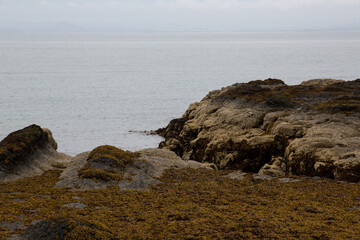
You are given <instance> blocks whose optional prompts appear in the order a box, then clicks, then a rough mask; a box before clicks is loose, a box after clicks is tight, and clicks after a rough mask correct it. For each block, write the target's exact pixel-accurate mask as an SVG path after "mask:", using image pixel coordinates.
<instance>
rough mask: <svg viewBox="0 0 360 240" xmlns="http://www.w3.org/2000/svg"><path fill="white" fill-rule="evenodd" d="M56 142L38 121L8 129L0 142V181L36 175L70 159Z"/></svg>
mask: <svg viewBox="0 0 360 240" xmlns="http://www.w3.org/2000/svg"><path fill="white" fill-rule="evenodd" d="M56 146H57V143H56V142H55V140H54V139H53V137H52V134H51V131H50V130H49V129H45V130H43V129H42V128H41V127H39V126H37V125H30V126H28V127H26V128H24V129H21V130H18V131H15V132H12V133H10V134H9V135H8V136H7V137H6V138H4V139H3V140H2V141H1V142H0V181H2V182H6V181H13V180H16V179H20V178H23V177H30V176H35V175H39V174H42V173H43V172H44V171H46V170H49V169H52V168H54V167H59V164H60V163H63V162H67V161H70V160H71V157H70V156H68V155H66V154H62V153H58V152H56V150H55V149H56Z"/></svg>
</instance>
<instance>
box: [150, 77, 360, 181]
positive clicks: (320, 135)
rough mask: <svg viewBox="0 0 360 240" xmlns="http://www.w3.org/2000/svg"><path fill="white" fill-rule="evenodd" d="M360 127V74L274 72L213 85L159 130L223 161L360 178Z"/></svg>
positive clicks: (185, 152) (195, 153)
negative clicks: (350, 77) (294, 79)
mask: <svg viewBox="0 0 360 240" xmlns="http://www.w3.org/2000/svg"><path fill="white" fill-rule="evenodd" d="M359 129H360V80H359V79H358V80H355V81H342V80H333V79H313V80H309V81H305V82H303V83H302V84H300V85H294V86H288V85H286V84H284V82H282V81H281V80H278V79H267V80H264V81H260V80H257V81H251V82H249V83H241V84H239V83H238V84H234V85H232V86H229V87H226V88H222V89H221V90H215V91H212V92H210V93H209V94H208V95H207V96H205V97H204V98H203V99H202V100H201V101H200V102H198V103H194V104H191V105H190V106H189V108H188V109H187V111H186V112H185V113H184V114H183V116H182V117H181V118H179V119H175V120H172V121H171V122H170V123H169V125H168V126H167V127H166V128H163V129H159V130H158V131H157V133H158V134H159V135H161V136H163V137H164V138H165V141H163V142H161V143H160V145H159V147H160V148H163V149H169V150H171V151H174V152H175V153H176V154H177V155H179V156H180V157H182V158H183V159H194V160H196V161H198V162H202V163H209V164H215V165H216V168H218V169H238V170H242V171H245V172H255V173H257V172H259V171H261V172H262V173H263V174H270V175H275V176H282V175H284V174H285V175H291V174H297V175H307V176H320V177H328V178H335V179H339V180H348V181H359V180H360V172H359V171H358V169H359V167H360V165H359V155H358V153H357V152H356V151H357V150H358V149H360V130H359ZM275 158H277V159H280V158H281V159H283V160H284V161H281V162H282V164H280V165H279V161H274V159H275ZM284 166H286V168H285V169H284Z"/></svg>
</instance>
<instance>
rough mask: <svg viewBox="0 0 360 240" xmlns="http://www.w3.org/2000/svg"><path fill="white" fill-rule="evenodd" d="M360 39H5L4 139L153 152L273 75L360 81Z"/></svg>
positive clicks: (0, 85) (0, 71)
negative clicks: (204, 112)
mask: <svg viewBox="0 0 360 240" xmlns="http://www.w3.org/2000/svg"><path fill="white" fill-rule="evenodd" d="M359 56H360V32H327V33H318V32H314V33H306V32H303V33H302V32H299V33H176V34H175V33H173V34H169V33H157V34H155V33H151V34H150V33H148V34H145V33H142V34H130V33H122V34H110V33H108V34H105V33H102V34H94V33H91V34H85V33H82V34H76V33H72V34H65V33H63V34H20V33H13V34H4V33H1V34H0V112H1V117H0V138H1V139H2V138H4V137H5V136H6V135H7V134H9V133H10V132H12V131H14V130H18V129H20V128H23V127H25V126H28V125H30V124H33V123H35V124H38V125H40V126H42V127H47V128H49V129H50V130H52V132H53V135H54V138H55V139H56V141H57V142H58V145H59V149H58V151H60V152H65V153H68V154H71V155H75V154H78V153H81V152H83V151H89V150H91V149H93V148H94V147H96V146H99V145H102V144H111V145H115V146H117V147H121V148H124V149H129V150H139V149H142V148H147V147H156V146H157V145H158V143H159V142H160V141H161V138H160V137H157V136H147V135H145V134H140V133H136V132H129V131H144V130H154V129H158V128H160V127H165V126H166V125H167V124H168V122H169V121H170V120H171V119H173V118H178V117H181V115H182V114H183V113H184V111H185V110H186V109H187V107H188V105H189V104H190V103H192V102H195V101H200V100H201V99H202V98H203V97H204V96H205V95H206V94H207V93H208V92H209V91H211V90H214V89H219V88H221V87H225V86H228V85H231V84H233V83H236V82H247V81H250V80H255V79H266V78H269V77H273V78H280V79H282V80H284V81H285V82H286V83H287V84H298V83H300V82H302V81H304V80H308V79H313V78H325V77H326V78H336V79H344V80H354V79H356V78H360V68H359V66H360V57H359Z"/></svg>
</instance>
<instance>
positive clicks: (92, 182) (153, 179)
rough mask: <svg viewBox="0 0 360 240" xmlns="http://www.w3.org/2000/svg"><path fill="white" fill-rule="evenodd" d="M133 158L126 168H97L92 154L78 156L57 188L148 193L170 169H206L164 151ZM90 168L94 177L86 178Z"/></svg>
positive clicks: (144, 152)
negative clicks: (86, 172) (117, 188)
mask: <svg viewBox="0 0 360 240" xmlns="http://www.w3.org/2000/svg"><path fill="white" fill-rule="evenodd" d="M102 147H106V148H108V147H110V146H102ZM112 148H115V147H112ZM97 149H98V148H97ZM95 150H96V149H95ZM107 156H108V157H107V159H111V157H109V155H107ZM130 156H131V157H132V158H134V159H130V158H129V159H127V161H122V162H123V163H124V162H126V164H123V165H121V166H119V164H118V163H116V162H110V164H109V161H95V162H96V164H94V161H93V160H94V158H93V157H92V154H91V153H89V152H86V153H82V154H79V155H78V156H76V157H75V158H74V160H73V161H72V162H71V163H70V164H69V165H68V166H67V168H66V169H65V170H64V171H63V173H62V174H61V176H60V181H58V182H57V183H56V186H57V187H70V188H72V189H74V190H91V189H105V188H106V187H109V186H118V187H119V188H120V190H146V189H147V187H148V186H149V185H154V184H159V183H160V181H159V178H160V177H161V176H162V174H163V172H164V171H165V170H167V169H182V168H206V166H204V165H203V164H201V163H198V162H195V161H184V160H182V159H181V158H180V157H179V156H177V155H176V154H175V153H174V152H171V151H169V150H165V149H144V150H141V151H139V152H136V153H133V154H130ZM95 159H100V160H103V159H104V157H101V155H100V156H98V157H97V158H95ZM89 160H90V161H89ZM89 163H92V164H89ZM89 165H92V166H91V170H90V171H91V175H88V176H85V177H84V175H82V174H83V172H84V170H83V169H84V168H85V169H89V168H88V167H89Z"/></svg>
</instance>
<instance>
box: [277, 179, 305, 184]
mask: <svg viewBox="0 0 360 240" xmlns="http://www.w3.org/2000/svg"><path fill="white" fill-rule="evenodd" d="M300 181H301V180H300V179H295V178H280V179H279V182H281V183H293V182H300Z"/></svg>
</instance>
